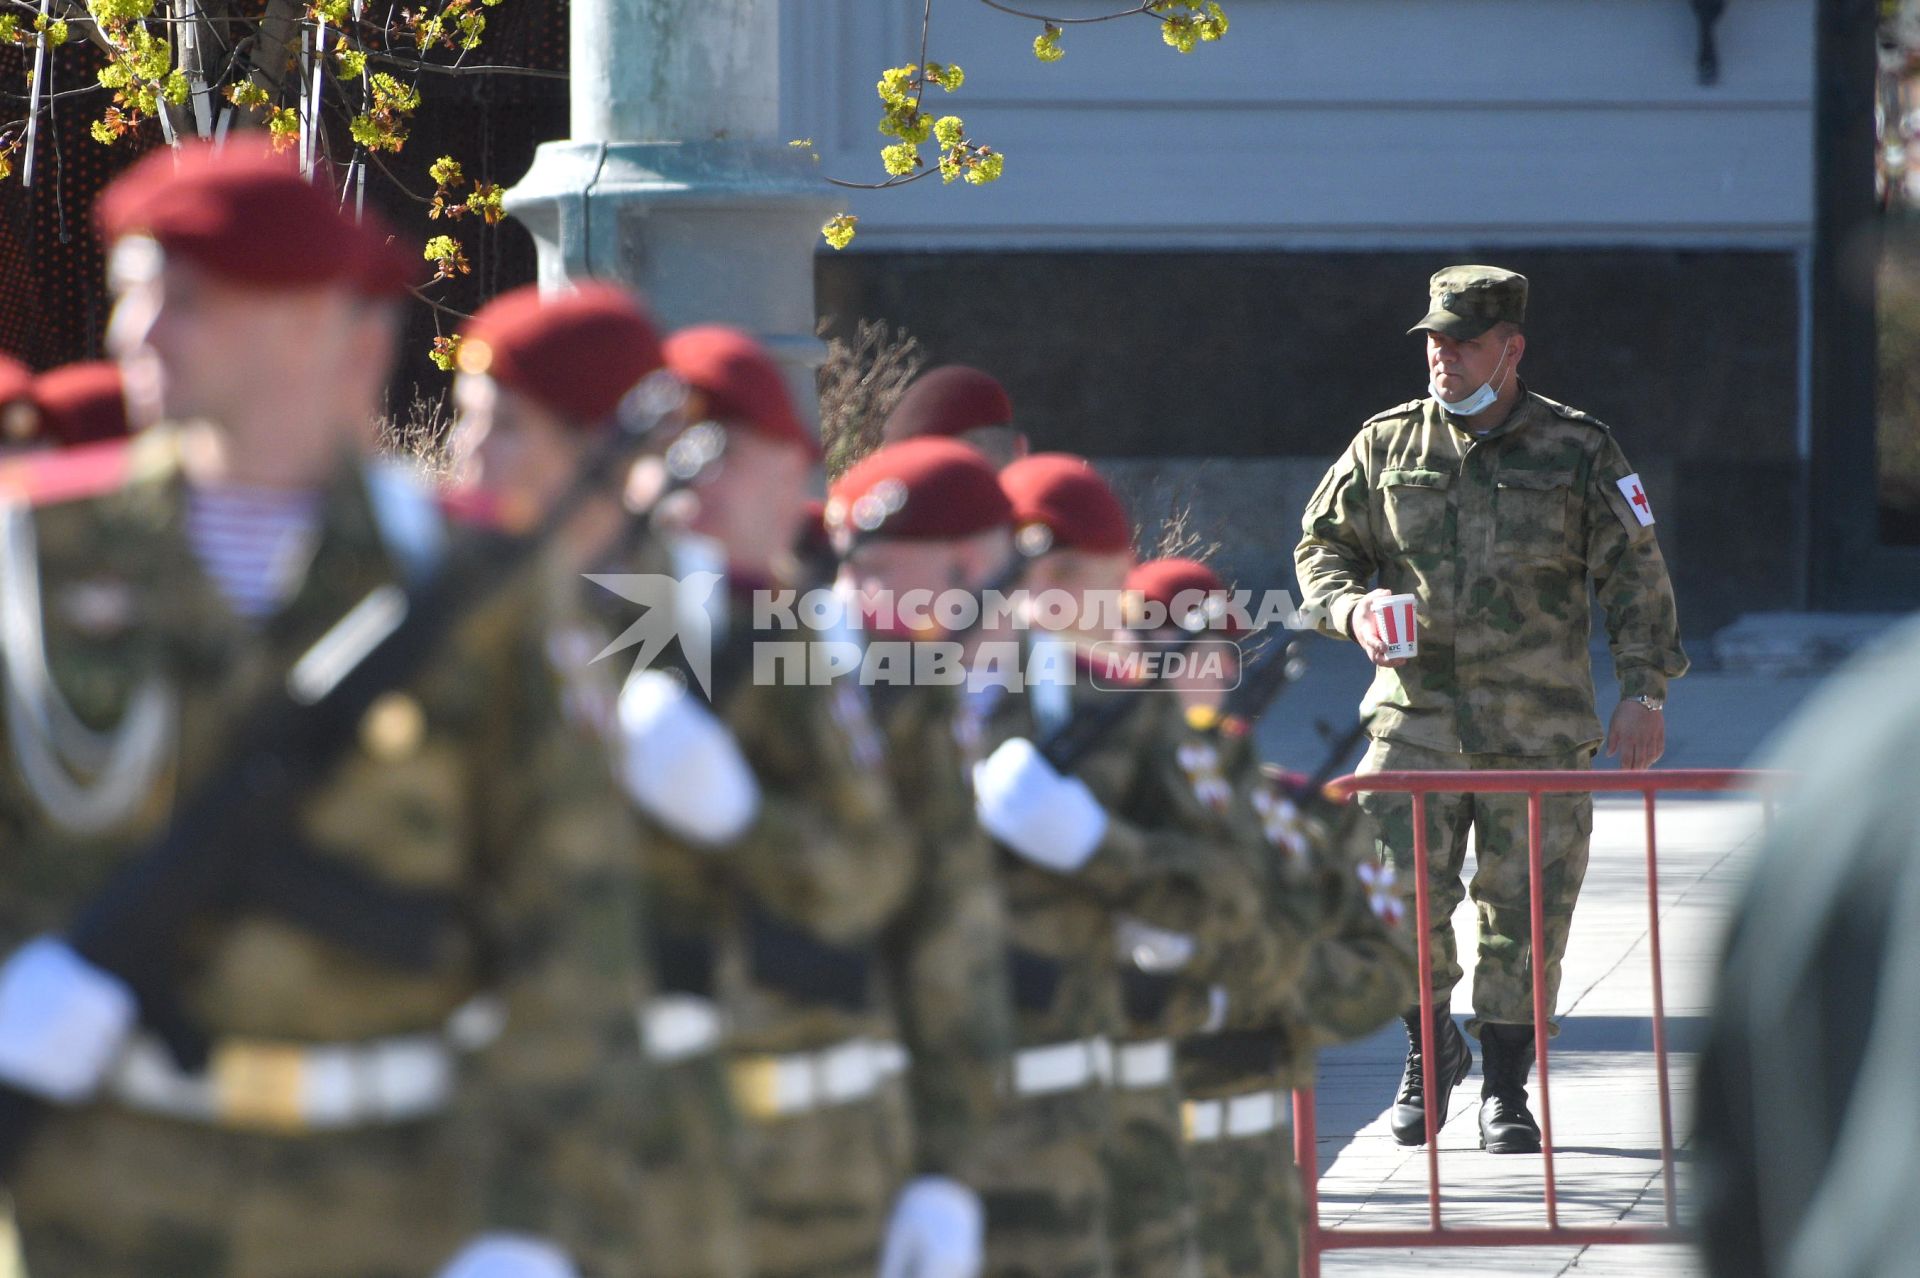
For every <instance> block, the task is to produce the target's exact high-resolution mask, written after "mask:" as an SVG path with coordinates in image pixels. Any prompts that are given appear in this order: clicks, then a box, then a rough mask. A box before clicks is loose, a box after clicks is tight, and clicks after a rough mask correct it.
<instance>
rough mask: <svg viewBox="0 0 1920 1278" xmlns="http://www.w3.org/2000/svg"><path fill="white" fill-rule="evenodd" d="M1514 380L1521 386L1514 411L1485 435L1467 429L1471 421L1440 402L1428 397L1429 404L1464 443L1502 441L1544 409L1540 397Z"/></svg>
mask: <svg viewBox="0 0 1920 1278" xmlns="http://www.w3.org/2000/svg"><path fill="white" fill-rule="evenodd" d="M1514 380H1515V381H1516V382H1517V383H1518V384H1519V387H1520V397H1519V398H1518V399H1516V400H1514V401H1513V411H1512V412H1510V413H1508V414H1507V419H1506V420H1505V421H1503V422H1501V423H1500V424H1499V425H1498V426H1495V427H1494V428H1493V429H1492V430H1490V431H1487V432H1486V433H1485V434H1480V433H1479V432H1477V431H1472V430H1469V429H1467V426H1466V422H1467V421H1469V420H1470V419H1468V418H1465V417H1455V416H1454V415H1453V414H1452V413H1449V412H1448V411H1447V410H1446V409H1444V408H1442V407H1441V406H1440V401H1439V400H1437V399H1434V398H1433V397H1432V396H1428V397H1427V403H1429V404H1431V405H1432V406H1433V412H1434V415H1435V416H1436V417H1438V418H1439V419H1440V421H1441V422H1443V423H1445V424H1446V426H1447V427H1448V428H1449V429H1450V430H1452V431H1453V433H1454V434H1455V435H1457V436H1459V437H1460V439H1461V440H1462V441H1470V442H1475V443H1481V442H1485V441H1488V440H1495V439H1500V438H1503V437H1505V436H1507V435H1511V434H1513V433H1514V432H1515V431H1518V430H1519V429H1521V428H1522V427H1523V426H1525V425H1526V424H1527V423H1528V422H1530V421H1532V420H1533V419H1534V417H1535V416H1537V415H1538V414H1539V412H1540V411H1541V410H1542V407H1543V406H1542V405H1541V403H1540V397H1539V396H1538V395H1535V394H1534V393H1533V392H1532V391H1530V390H1528V389H1527V384H1526V382H1525V381H1523V380H1521V379H1519V378H1518V377H1516V378H1515V379H1514Z"/></svg>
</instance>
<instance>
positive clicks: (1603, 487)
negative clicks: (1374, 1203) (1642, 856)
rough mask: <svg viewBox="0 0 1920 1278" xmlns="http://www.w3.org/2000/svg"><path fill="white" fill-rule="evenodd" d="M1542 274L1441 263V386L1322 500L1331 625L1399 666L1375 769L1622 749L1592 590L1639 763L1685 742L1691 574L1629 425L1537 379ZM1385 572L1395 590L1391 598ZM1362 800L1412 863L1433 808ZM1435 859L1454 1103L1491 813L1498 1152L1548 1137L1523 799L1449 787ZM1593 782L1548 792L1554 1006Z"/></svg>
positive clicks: (1481, 978)
mask: <svg viewBox="0 0 1920 1278" xmlns="http://www.w3.org/2000/svg"><path fill="white" fill-rule="evenodd" d="M1526 299H1527V282H1526V280H1525V278H1524V277H1522V276H1519V275H1515V274H1514V273H1512V272H1511V271H1504V270H1500V269H1497V268H1494V267H1485V266H1458V267H1450V268H1448V269H1446V270H1443V271H1440V272H1439V273H1438V274H1436V275H1435V276H1434V277H1433V280H1432V287H1431V302H1432V304H1431V310H1430V313H1429V314H1428V315H1427V316H1426V317H1425V318H1424V319H1422V320H1421V321H1420V323H1419V324H1417V325H1415V327H1414V329H1413V330H1412V331H1414V332H1423V333H1425V334H1426V338H1427V355H1428V366H1429V369H1430V373H1431V378H1430V389H1431V391H1432V393H1431V395H1430V396H1429V397H1428V398H1426V399H1420V400H1415V401H1413V402H1411V403H1407V404H1402V405H1401V406H1399V407H1398V408H1393V409H1389V410H1388V411H1387V412H1384V413H1382V414H1380V415H1379V416H1377V417H1375V418H1373V419H1371V420H1370V421H1369V422H1367V424H1366V426H1365V427H1364V428H1363V429H1362V430H1361V431H1360V433H1359V434H1358V435H1357V436H1356V437H1355V438H1354V441H1353V444H1352V445H1351V446H1350V447H1349V448H1348V449H1347V451H1346V453H1345V454H1344V455H1343V456H1342V457H1341V458H1340V459H1339V460H1338V461H1336V462H1335V463H1334V465H1333V467H1332V468H1331V469H1330V470H1328V472H1327V474H1326V477H1325V478H1324V479H1322V480H1321V482H1320V486H1319V487H1318V488H1317V489H1316V490H1315V491H1314V494H1313V497H1312V499H1311V500H1310V501H1309V502H1308V505H1307V510H1306V516H1305V521H1304V525H1305V536H1304V537H1303V538H1302V540H1301V542H1300V545H1299V547H1298V549H1297V550H1296V551H1295V564H1296V567H1297V569H1298V572H1299V578H1300V585H1301V590H1302V593H1303V595H1304V603H1305V606H1306V607H1307V608H1308V609H1309V610H1318V612H1319V614H1320V617H1321V621H1320V624H1321V627H1322V628H1323V629H1324V630H1325V631H1326V632H1327V633H1329V634H1332V635H1335V636H1338V637H1341V638H1352V639H1354V640H1356V641H1358V642H1359V643H1360V644H1361V645H1362V647H1364V648H1365V649H1366V650H1367V653H1368V655H1369V656H1370V657H1371V658H1372V659H1373V661H1374V663H1375V664H1376V666H1378V667H1379V670H1378V672H1377V673H1376V675H1375V678H1374V682H1373V686H1372V688H1371V689H1370V690H1369V691H1368V693H1367V696H1366V699H1365V700H1364V701H1363V702H1362V706H1361V709H1362V713H1363V714H1364V715H1365V716H1367V719H1368V722H1369V728H1370V731H1371V733H1372V736H1373V738H1374V741H1373V746H1372V748H1371V749H1370V750H1369V751H1368V753H1367V757H1366V760H1365V762H1364V763H1363V764H1362V767H1361V771H1363V772H1377V771H1386V770H1398V769H1419V770H1435V769H1456V768H1533V769H1561V768H1565V769H1584V768H1586V767H1588V766H1589V765H1590V764H1591V762H1592V759H1593V755H1594V752H1595V749H1596V747H1597V746H1598V745H1599V744H1600V741H1601V732H1600V723H1599V721H1598V719H1596V718H1595V717H1594V707H1593V696H1594V694H1593V681H1592V675H1591V672H1590V671H1589V669H1588V661H1587V634H1588V603H1587V583H1588V582H1589V581H1591V582H1592V583H1593V586H1594V589H1595V590H1596V591H1597V593H1598V595H1599V599H1600V603H1601V606H1602V607H1603V608H1604V609H1605V610H1606V614H1607V630H1608V634H1609V637H1610V638H1611V641H1612V647H1613V659H1614V667H1615V670H1616V672H1617V673H1618V675H1619V680H1620V688H1621V701H1620V704H1619V707H1618V708H1617V709H1616V711H1615V712H1614V716H1613V722H1612V725H1611V727H1610V729H1609V732H1608V734H1607V743H1608V749H1609V753H1618V754H1620V755H1621V756H1622V758H1621V762H1622V764H1623V766H1625V767H1629V768H1639V767H1647V766H1651V765H1652V763H1653V762H1654V761H1655V760H1656V759H1658V758H1659V755H1660V752H1661V748H1662V743H1663V739H1664V728H1663V726H1662V723H1663V721H1662V719H1661V709H1662V705H1663V701H1664V698H1665V696H1666V688H1667V680H1668V679H1670V678H1675V677H1678V676H1679V675H1681V674H1683V673H1685V671H1686V668H1687V659H1686V656H1685V655H1684V654H1683V653H1682V651H1681V649H1680V640H1679V631H1678V627H1677V622H1676V619H1675V611H1674V600H1673V589H1672V586H1671V584H1670V583H1669V581H1668V579H1667V570H1666V564H1665V561H1664V560H1663V559H1662V558H1661V555H1660V547H1659V543H1658V542H1657V541H1656V540H1655V536H1654V521H1653V515H1652V512H1651V509H1650V507H1649V505H1648V501H1647V496H1646V492H1645V489H1644V487H1643V486H1642V484H1641V481H1640V478H1639V476H1638V475H1636V474H1634V473H1633V469H1632V467H1631V466H1630V465H1629V464H1628V462H1627V459H1626V457H1625V455H1624V454H1623V453H1622V452H1621V450H1620V446H1619V444H1618V443H1617V442H1616V441H1615V439H1614V437H1613V434H1612V432H1611V431H1609V430H1608V429H1607V428H1606V427H1605V426H1604V425H1602V424H1601V423H1600V422H1598V421H1596V420H1594V419H1593V418H1592V417H1589V416H1587V415H1586V414H1585V413H1582V412H1579V411H1577V410H1575V409H1572V408H1568V407H1566V406H1565V405H1563V404H1557V403H1555V402H1553V401H1552V400H1549V399H1546V398H1544V397H1542V396H1540V395H1536V394H1532V393H1530V392H1529V391H1527V389H1526V388H1525V386H1524V385H1523V384H1522V383H1521V382H1520V380H1519V378H1518V375H1517V368H1518V365H1519V363H1520V359H1521V357H1522V355H1523V354H1524V353H1525V350H1526V338H1525V336H1524V334H1523V333H1522V331H1521V327H1522V325H1523V324H1524V322H1525V319H1526ZM1376 582H1377V583H1378V588H1377V589H1373V587H1374V584H1375V583H1376ZM1399 593H1406V594H1412V595H1414V596H1416V598H1417V601H1418V603H1417V607H1418V638H1419V655H1418V656H1416V657H1414V658H1412V659H1411V660H1410V661H1409V660H1406V659H1397V660H1396V659H1389V658H1388V657H1387V656H1386V654H1385V647H1384V640H1383V638H1382V634H1381V627H1380V623H1379V620H1378V618H1377V616H1376V613H1375V603H1376V601H1377V600H1378V599H1380V598H1383V597H1385V596H1386V595H1389V594H1399ZM1362 806H1363V807H1364V808H1365V809H1366V810H1367V811H1368V812H1369V813H1370V814H1372V815H1373V816H1374V817H1375V818H1376V820H1378V821H1379V823H1380V827H1381V838H1382V839H1383V841H1384V844H1385V846H1386V847H1387V848H1388V849H1389V850H1390V851H1391V852H1392V854H1393V856H1394V858H1395V861H1396V863H1397V864H1399V865H1400V866H1401V867H1402V868H1406V867H1407V866H1409V865H1410V864H1411V856H1412V829H1411V825H1410V822H1411V812H1412V806H1411V802H1410V800H1409V799H1407V798H1406V797H1405V796H1395V795H1387V794H1380V795H1370V796H1366V797H1365V798H1364V799H1363V801H1362ZM1427 812H1428V820H1429V830H1428V835H1429V840H1430V841H1429V845H1428V846H1429V847H1430V849H1431V851H1432V860H1431V882H1432V886H1433V928H1434V938H1433V939H1434V946H1433V952H1434V971H1433V992H1434V998H1435V1006H1434V1008H1433V1009H1432V1015H1433V1016H1434V1017H1435V1020H1436V1025H1437V1030H1438V1032H1437V1035H1436V1042H1437V1043H1438V1044H1439V1050H1440V1051H1441V1053H1442V1060H1441V1061H1440V1062H1439V1063H1438V1064H1437V1065H1436V1066H1435V1067H1434V1068H1433V1069H1432V1070H1431V1074H1432V1075H1433V1078H1432V1083H1433V1086H1434V1088H1435V1090H1436V1091H1437V1093H1438V1096H1437V1098H1436V1099H1437V1100H1438V1102H1439V1108H1440V1113H1441V1117H1442V1118H1443V1119H1444V1117H1445V1104H1446V1099H1447V1096H1448V1094H1449V1092H1450V1091H1451V1089H1452V1088H1453V1086H1455V1085H1456V1084H1457V1083H1458V1082H1459V1081H1460V1079H1462V1078H1464V1077H1465V1075H1466V1072H1467V1069H1468V1068H1469V1066H1470V1065H1471V1055H1470V1053H1469V1051H1468V1048H1467V1045H1466V1042H1465V1040H1464V1039H1462V1038H1461V1036H1460V1032H1459V1029H1458V1028H1457V1027H1456V1026H1455V1025H1454V1023H1453V1021H1452V1018H1451V1016H1450V1015H1449V1014H1448V1010H1447V1009H1448V998H1449V996H1450V994H1451V991H1452V989H1453V987H1454V985H1455V984H1456V983H1457V982H1458V981H1459V979H1460V977H1461V975H1462V973H1461V968H1460V965H1459V963H1458V961H1457V959H1456V957H1455V954H1454V943H1453V930H1452V926H1451V916H1452V912H1453V908H1454V907H1455V906H1456V905H1457V904H1458V903H1459V902H1460V899H1461V895H1462V893H1461V885H1460V871H1461V865H1462V860H1463V858H1464V856H1465V853H1466V839H1467V832H1468V830H1469V828H1472V829H1474V830H1475V831H1476V832H1477V847H1478V850H1479V851H1478V856H1479V870H1478V872H1477V873H1476V875H1475V878H1474V882H1473V887H1472V894H1473V898H1474V900H1475V902H1476V904H1477V906H1478V912H1479V921H1480V957H1479V964H1478V967H1477V969H1476V973H1475V977H1474V990H1473V1016H1472V1018H1471V1019H1470V1020H1469V1021H1468V1025H1467V1028H1468V1031H1469V1032H1470V1033H1473V1034H1476V1035H1478V1036H1479V1037H1480V1039H1481V1042H1482V1044H1483V1047H1484V1049H1485V1052H1486V1063H1485V1069H1484V1085H1483V1088H1482V1096H1483V1102H1482V1105H1481V1114H1480V1126H1481V1137H1482V1144H1483V1145H1484V1146H1485V1147H1486V1148H1487V1149H1488V1150H1490V1151H1493V1152H1500V1153H1516V1152H1528V1151H1531V1150H1536V1149H1538V1148H1539V1129H1538V1127H1537V1125H1536V1124H1535V1123H1534V1121H1533V1117H1532V1115H1531V1114H1530V1113H1529V1112H1528V1110H1527V1107H1526V1091H1525V1085H1526V1079H1527V1075H1528V1072H1529V1071H1530V1070H1531V1068H1532V1063H1533V1044H1534V1039H1533V1029H1532V1025H1533V1016H1534V1012H1533V1001H1532V994H1531V989H1532V985H1531V975H1530V966H1529V959H1530V958H1531V957H1533V956H1530V955H1529V949H1530V935H1531V931H1530V927H1529V921H1528V920H1529V915H1528V896H1529V893H1528V884H1527V857H1526V847H1527V835H1526V817H1525V813H1526V805H1525V801H1524V799H1523V798H1521V797H1519V796H1436V797H1435V798H1434V799H1433V800H1432V801H1430V802H1429V803H1428V805H1427ZM1592 813H1593V804H1592V799H1591V797H1590V796H1589V795H1585V794H1580V795H1548V796H1547V797H1546V801H1545V823H1544V831H1543V847H1542V853H1543V857H1544V861H1545V878H1544V882H1543V884H1542V890H1543V895H1544V897H1545V900H1544V902H1543V907H1544V910H1545V914H1546V938H1547V953H1546V954H1545V955H1542V956H1538V957H1539V959H1540V960H1541V961H1543V962H1544V963H1545V965H1546V973H1545V974H1546V984H1547V999H1548V1008H1549V1015H1551V1010H1552V1005H1553V1000H1554V998H1555V997H1556V994H1557V990H1558V986H1559V979H1560V958H1561V955H1562V953H1563V952H1564V951H1565V948H1566V942H1567V929H1568V924H1569V922H1570V920H1571V918H1572V914H1573V904H1574V899H1575V897H1576V896H1577V895H1578V894H1579V890H1580V882H1581V879H1582V877H1583V876H1584V874H1585V871H1586V864H1587V840H1588V835H1589V833H1590V832H1591V829H1592ZM1420 1015H1421V1012H1420V1009H1418V1008H1415V1009H1411V1010H1409V1011H1408V1013H1407V1026H1408V1035H1409V1039H1410V1040H1411V1047H1410V1048H1409V1051H1408V1058H1407V1071H1406V1076H1405V1078H1404V1079H1403V1080H1402V1087H1401V1093H1400V1096H1399V1100H1398V1102H1397V1103H1396V1106H1395V1110H1394V1115H1393V1122H1392V1126H1393V1129H1394V1134H1395V1136H1396V1137H1397V1138H1398V1139H1399V1140H1400V1141H1401V1142H1402V1143H1403V1144H1418V1143H1421V1142H1423V1141H1424V1140H1425V1122H1424V1100H1423V1097H1424V1095H1425V1092H1424V1088H1425V1085H1426V1083H1425V1078H1426V1074H1427V1073H1428V1071H1427V1069H1426V1065H1425V1063H1424V1062H1423V1061H1422V1060H1421V1059H1420V1056H1421V1053H1420V1039H1421V1035H1420Z"/></svg>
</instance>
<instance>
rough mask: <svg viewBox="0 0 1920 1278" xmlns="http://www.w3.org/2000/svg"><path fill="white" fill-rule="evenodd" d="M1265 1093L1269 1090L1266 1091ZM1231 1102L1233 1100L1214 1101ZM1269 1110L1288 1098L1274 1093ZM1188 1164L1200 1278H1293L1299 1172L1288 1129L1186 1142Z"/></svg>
mask: <svg viewBox="0 0 1920 1278" xmlns="http://www.w3.org/2000/svg"><path fill="white" fill-rule="evenodd" d="M1269 1090H1271V1089H1269ZM1219 1099H1220V1100H1221V1101H1222V1102H1223V1103H1224V1104H1230V1103H1231V1102H1232V1100H1233V1099H1234V1098H1233V1097H1221V1098H1219ZM1275 1103H1276V1104H1279V1105H1287V1104H1290V1103H1291V1097H1289V1096H1288V1095H1287V1094H1286V1093H1285V1092H1281V1093H1279V1094H1278V1096H1277V1097H1276V1101H1275ZM1194 1135H1195V1133H1194V1132H1193V1131H1192V1130H1189V1132H1188V1136H1189V1141H1188V1144H1187V1165H1188V1168H1189V1173H1190V1175H1191V1176H1192V1179H1193V1192H1194V1200H1195V1204H1196V1206H1197V1208H1198V1213H1199V1229H1198V1233H1199V1252H1200V1274H1201V1278H1294V1275H1296V1274H1298V1273H1299V1272H1300V1213H1301V1201H1302V1196H1301V1188H1300V1174H1299V1172H1298V1171H1297V1170H1296V1169H1295V1167H1294V1165H1293V1130H1292V1128H1291V1127H1289V1126H1288V1125H1286V1124H1285V1123H1282V1124H1280V1125H1278V1126H1276V1127H1274V1128H1273V1129H1272V1130H1271V1131H1266V1132H1259V1133H1255V1134H1252V1135H1247V1136H1233V1135H1231V1134H1229V1133H1226V1132H1222V1133H1221V1134H1219V1135H1218V1136H1215V1137H1213V1138H1212V1139H1192V1138H1193V1136H1194Z"/></svg>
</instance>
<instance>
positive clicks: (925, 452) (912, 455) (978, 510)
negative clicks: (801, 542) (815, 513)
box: [826, 439, 1013, 541]
mask: <svg viewBox="0 0 1920 1278" xmlns="http://www.w3.org/2000/svg"><path fill="white" fill-rule="evenodd" d="M826 513H827V527H829V528H831V529H833V530H834V531H835V532H839V531H840V530H842V529H846V530H849V531H851V532H852V533H853V534H854V535H856V536H874V537H889V538H893V537H897V538H902V539H908V540H926V541H944V540H948V539H952V538H958V537H971V536H972V535H973V534H975V533H979V532H985V531H987V530H988V529H990V528H1005V527H1007V526H1008V525H1009V524H1011V523H1012V522H1013V508H1012V507H1011V506H1009V505H1008V504H1007V498H1006V494H1005V493H1003V492H1001V491H1000V484H999V482H998V479H997V477H996V476H995V475H994V471H993V467H992V466H991V465H990V464H988V462H987V459H986V458H984V457H982V456H981V455H980V454H979V453H978V452H976V451H975V450H974V449H971V448H968V447H967V446H966V445H965V444H962V443H959V442H957V441H955V440H951V439H909V440H906V441H904V442H902V443H898V444H888V445H887V446H886V447H884V448H881V449H879V450H877V451H875V452H872V453H869V454H868V455H867V456H866V457H864V458H862V459H861V460H860V461H858V462H856V463H855V464H854V465H853V466H852V467H851V468H850V469H849V470H848V471H847V473H846V474H844V475H842V476H841V477H840V480H839V482H838V483H836V484H834V486H833V492H832V494H831V496H830V497H829V498H828V501H827V512H826Z"/></svg>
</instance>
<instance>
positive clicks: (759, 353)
mask: <svg viewBox="0 0 1920 1278" xmlns="http://www.w3.org/2000/svg"><path fill="white" fill-rule="evenodd" d="M663 353H664V354H665V357H666V365H667V371H668V372H670V373H672V374H673V375H674V376H675V377H677V378H678V379H680V381H681V382H682V383H684V384H685V386H686V388H687V391H688V396H689V399H688V404H687V409H686V416H687V418H688V419H689V420H691V421H698V420H701V419H702V418H705V419H708V420H711V421H716V422H719V423H720V424H721V425H723V426H735V427H741V428H744V429H747V430H750V431H752V432H754V433H755V434H757V435H761V436H764V437H766V438H768V439H772V440H775V441H777V442H780V443H785V444H792V445H793V446H795V447H797V448H800V449H802V450H804V451H805V452H806V453H807V455H808V456H810V457H812V458H814V459H816V460H818V458H819V457H820V441H819V440H818V439H816V438H815V437H814V434H813V432H812V431H811V430H808V429H807V425H806V423H805V422H804V421H802V420H801V419H800V414H799V413H798V412H796V411H795V409H794V405H793V394H792V392H791V391H789V390H788V389H787V378H786V374H785V372H783V371H782V370H781V367H780V365H779V363H778V362H776V361H775V360H774V358H773V356H772V355H771V354H769V353H768V351H767V348H766V347H764V346H762V345H761V344H760V343H759V342H757V341H755V340H754V339H753V338H752V337H750V336H748V335H747V334H746V333H743V332H741V331H740V330H739V329H737V328H728V327H726V326H725V325H722V324H705V325H701V326H699V327H696V328H683V329H681V330H680V331H679V332H677V333H675V334H673V335H672V336H671V337H669V338H667V340H666V344H665V346H664V347H663Z"/></svg>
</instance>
